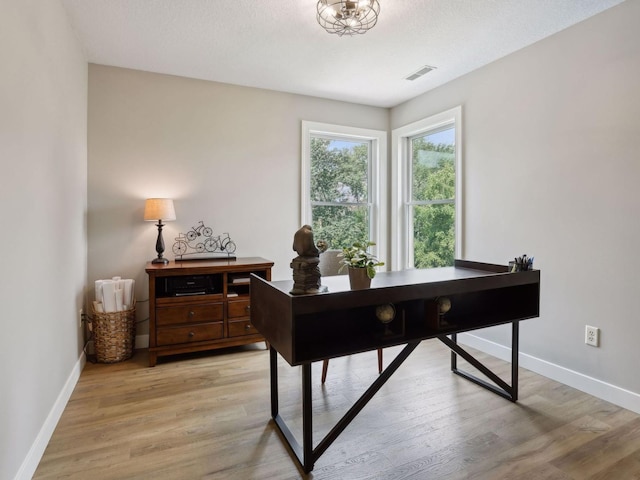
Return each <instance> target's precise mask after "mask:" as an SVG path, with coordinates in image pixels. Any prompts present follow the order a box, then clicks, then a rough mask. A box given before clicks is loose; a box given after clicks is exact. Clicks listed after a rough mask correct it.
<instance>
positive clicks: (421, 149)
mask: <svg viewBox="0 0 640 480" xmlns="http://www.w3.org/2000/svg"><path fill="white" fill-rule="evenodd" d="M461 128H462V126H461V108H460V107H457V108H454V109H452V110H448V111H446V112H443V113H441V114H439V115H435V116H433V117H429V118H427V119H424V120H422V121H419V122H416V123H413V124H410V125H407V126H405V127H402V128H399V129H396V130H394V131H393V135H392V137H393V145H394V147H393V151H394V153H395V154H397V159H396V161H395V162H394V164H395V165H396V168H395V169H394V182H393V185H394V187H395V189H394V190H395V191H394V196H393V199H394V200H393V214H394V218H393V223H394V225H396V226H397V228H396V234H395V235H394V236H393V238H392V252H393V253H394V256H393V258H392V267H393V268H394V269H403V268H432V267H443V266H450V265H453V261H454V259H455V258H456V257H460V252H461V245H460V238H461V231H460V230H461V229H460V225H461V209H460V205H461V197H460V185H461V181H460V179H461V171H460V169H461V143H460V139H461Z"/></svg>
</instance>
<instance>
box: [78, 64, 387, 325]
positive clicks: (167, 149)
mask: <svg viewBox="0 0 640 480" xmlns="http://www.w3.org/2000/svg"><path fill="white" fill-rule="evenodd" d="M302 120H310V121H316V122H325V123H335V124H340V125H348V126H358V127H363V128H371V129H377V130H388V127H389V124H388V121H389V112H388V110H387V109H383V108H376V107H365V106H358V105H353V104H348V103H343V102H335V101H329V100H323V99H318V98H313V97H305V96H300V95H292V94H285V93H278V92H273V91H267V90H260V89H255V88H246V87H238V86H233V85H227V84H221V83H214V82H206V81H201V80H193V79H186V78H181V77H174V76H168V75H159V74H153V73H145V72H140V71H134V70H127V69H120V68H113V67H106V66H98V65H90V67H89V180H88V182H89V184H88V186H89V197H88V198H89V223H88V235H89V259H88V262H89V266H88V272H89V273H88V275H89V282H90V284H91V283H92V282H93V281H94V280H96V279H100V278H109V277H111V276H113V275H120V276H122V277H128V278H134V279H136V285H137V288H136V290H137V291H136V295H137V298H138V299H139V300H146V299H148V292H147V289H148V281H147V275H146V273H145V271H144V268H145V263H146V262H148V261H150V260H152V259H153V258H154V257H155V256H156V252H155V240H156V236H157V228H156V227H155V226H154V224H153V223H150V222H143V221H142V216H143V215H142V214H143V209H144V199H145V198H147V197H165V196H166V197H170V198H173V199H174V204H175V208H176V216H177V220H176V221H175V222H170V223H168V224H167V226H166V227H165V228H164V231H163V234H164V235H163V236H164V241H165V246H166V250H167V251H166V252H165V256H166V257H167V258H169V259H173V258H174V255H173V253H172V252H171V246H172V245H173V243H174V239H175V237H176V236H177V234H178V233H180V232H183V233H184V232H187V231H188V230H189V228H190V227H191V226H193V225H196V224H197V222H198V221H200V220H202V221H204V223H205V225H208V226H210V227H212V228H213V230H214V234H215V235H217V234H220V233H223V232H229V233H230V234H231V238H233V240H234V241H235V242H236V244H237V246H238V249H237V251H236V254H237V255H238V256H244V257H246V256H261V257H264V258H267V259H270V260H272V261H274V262H275V266H274V270H273V278H274V279H285V278H291V268H290V267H289V264H290V263H291V260H292V259H293V258H294V257H295V256H296V255H295V252H294V251H293V248H292V244H293V234H294V233H295V232H296V230H297V229H298V228H299V227H300V225H299V222H300V155H301V145H300V136H301V121H302ZM136 313H137V316H138V320H142V319H145V318H148V304H147V303H146V302H139V303H138V306H137V312H136ZM147 332H148V325H147V323H144V324H141V325H140V328H139V331H138V333H139V334H143V335H144V334H146V333H147Z"/></svg>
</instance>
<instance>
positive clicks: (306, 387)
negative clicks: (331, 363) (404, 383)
mask: <svg viewBox="0 0 640 480" xmlns="http://www.w3.org/2000/svg"><path fill="white" fill-rule="evenodd" d="M419 344H420V341H416V342H411V343H408V344H407V345H406V346H405V347H404V348H403V349H402V351H400V353H398V355H397V356H396V358H395V359H394V360H393V361H392V362H391V363H390V364H389V366H388V367H387V368H386V369H384V370H383V371H382V373H381V374H380V375H378V377H377V378H376V380H375V381H374V382H373V383H372V384H371V386H370V387H369V388H368V389H367V390H366V391H365V392H364V393H363V394H362V395H361V396H360V398H359V399H358V400H356V402H355V403H354V404H353V406H352V407H351V408H350V409H349V410H348V411H347V412H346V413H345V414H344V416H343V417H342V418H341V419H340V420H338V422H337V423H336V424H335V425H334V427H333V428H332V429H331V431H329V433H327V435H326V436H325V437H324V438H323V439H322V440H321V441H320V442H319V443H318V445H317V447H316V448H315V449H314V448H313V416H312V414H313V405H312V395H311V363H305V364H303V365H302V446H300V444H299V443H298V441H297V440H296V438H295V436H294V435H293V433H292V432H291V430H289V427H288V426H287V424H286V423H285V421H284V419H283V418H282V417H281V416H280V415H279V414H278V405H277V402H278V385H277V380H278V376H277V364H276V359H277V358H276V355H277V352H276V351H275V349H274V348H273V346H272V347H271V365H270V367H271V381H272V383H271V415H272V418H273V421H274V422H275V424H276V426H277V427H278V429H279V430H280V432H281V433H282V435H283V437H284V439H285V441H286V442H287V444H288V445H289V448H291V451H292V452H293V454H294V455H295V458H296V459H297V461H298V463H299V464H300V466H301V467H302V468H303V469H304V471H305V473H309V472H310V471H311V470H313V466H314V463H315V461H316V460H318V458H320V456H321V455H322V454H323V453H324V452H325V451H326V450H327V448H329V446H330V445H331V444H332V443H333V442H334V441H335V440H336V439H337V438H338V436H339V435H340V434H341V433H342V432H343V431H344V429H345V428H347V426H348V425H349V424H350V423H351V421H352V420H353V419H354V418H356V416H357V415H358V413H360V411H361V410H362V409H363V408H364V407H365V406H366V404H367V403H369V400H371V399H372V398H373V396H374V395H375V394H376V393H377V392H378V390H380V388H382V386H383V385H384V384H385V383H386V381H387V380H389V378H390V377H391V375H393V373H394V372H395V371H396V370H397V369H398V368H399V367H400V365H402V363H404V361H405V360H406V359H407V357H409V355H410V354H411V352H413V351H414V350H415V349H416V347H417V346H418V345H419ZM274 381H275V382H276V383H273V382H274ZM274 402H275V404H274Z"/></svg>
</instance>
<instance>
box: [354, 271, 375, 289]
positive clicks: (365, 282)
mask: <svg viewBox="0 0 640 480" xmlns="http://www.w3.org/2000/svg"><path fill="white" fill-rule="evenodd" d="M349 284H350V285H351V290H362V289H364V288H369V287H370V286H371V279H370V278H369V275H367V269H366V268H352V267H349Z"/></svg>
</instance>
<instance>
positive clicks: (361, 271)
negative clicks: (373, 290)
mask: <svg viewBox="0 0 640 480" xmlns="http://www.w3.org/2000/svg"><path fill="white" fill-rule="evenodd" d="M374 245H375V242H372V241H371V240H367V241H365V242H354V243H353V244H352V245H351V246H350V247H344V248H343V249H342V253H339V254H338V257H341V260H340V263H341V264H342V266H341V267H340V271H342V270H343V269H344V268H345V267H347V268H348V271H349V282H350V283H351V288H352V289H354V290H357V289H360V288H368V287H369V286H370V285H371V279H372V278H373V277H375V276H376V267H381V266H382V265H384V262H380V261H378V259H377V258H376V256H375V255H373V254H372V253H370V252H369V247H372V246H374Z"/></svg>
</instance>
